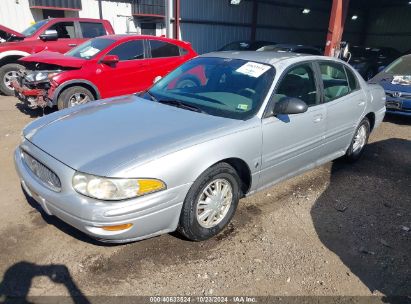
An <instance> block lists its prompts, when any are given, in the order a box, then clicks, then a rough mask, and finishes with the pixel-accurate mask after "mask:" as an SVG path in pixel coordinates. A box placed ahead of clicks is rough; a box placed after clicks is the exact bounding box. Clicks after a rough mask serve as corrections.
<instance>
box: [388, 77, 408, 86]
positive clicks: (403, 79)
mask: <svg viewBox="0 0 411 304" xmlns="http://www.w3.org/2000/svg"><path fill="white" fill-rule="evenodd" d="M391 83H392V84H399V85H411V75H405V76H403V75H394V78H393V79H392V81H391Z"/></svg>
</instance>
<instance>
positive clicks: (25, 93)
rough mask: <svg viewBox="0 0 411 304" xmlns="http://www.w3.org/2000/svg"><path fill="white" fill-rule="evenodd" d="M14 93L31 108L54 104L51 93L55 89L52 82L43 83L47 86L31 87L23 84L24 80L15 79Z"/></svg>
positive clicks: (13, 82)
mask: <svg viewBox="0 0 411 304" xmlns="http://www.w3.org/2000/svg"><path fill="white" fill-rule="evenodd" d="M11 85H12V87H13V88H14V95H15V96H16V97H17V98H18V99H19V100H20V101H21V102H23V103H24V104H26V105H27V106H28V107H29V108H31V109H37V108H45V107H47V106H49V107H52V106H53V100H52V98H51V96H50V95H51V93H52V92H53V91H54V90H55V88H53V87H52V86H51V84H50V83H48V82H47V83H46V84H44V83H43V86H44V87H45V88H29V87H27V86H26V85H24V84H22V81H21V79H20V81H19V80H13V81H12V83H11Z"/></svg>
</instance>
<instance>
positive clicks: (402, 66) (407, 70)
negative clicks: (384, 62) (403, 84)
mask: <svg viewBox="0 0 411 304" xmlns="http://www.w3.org/2000/svg"><path fill="white" fill-rule="evenodd" d="M384 72H386V73H390V74H393V75H407V76H409V75H411V56H403V57H401V58H398V59H397V60H395V61H394V62H393V63H391V64H390V65H389V66H388V67H387V68H386V69H385V71H384Z"/></svg>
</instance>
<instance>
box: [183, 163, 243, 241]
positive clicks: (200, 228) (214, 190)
mask: <svg viewBox="0 0 411 304" xmlns="http://www.w3.org/2000/svg"><path fill="white" fill-rule="evenodd" d="M240 184H241V180H240V178H239V176H238V174H237V172H236V171H235V169H234V168H233V167H231V166H230V165H229V164H227V163H219V164H217V165H214V166H212V167H210V168H209V169H207V170H206V171H205V172H204V173H203V174H201V175H200V177H198V178H197V180H196V181H195V182H194V184H193V185H192V186H191V188H190V190H189V192H188V194H187V196H186V198H185V200H184V205H183V208H182V211H181V215H180V222H179V227H178V231H179V232H180V233H181V234H182V235H184V236H185V237H186V238H188V239H190V240H192V241H203V240H206V239H209V238H211V237H213V236H214V235H216V234H218V233H219V232H220V231H222V230H223V229H224V227H225V226H226V225H227V224H228V223H229V222H230V220H231V219H232V217H233V216H234V213H235V211H236V209H237V205H238V201H239V200H240V194H241V190H240Z"/></svg>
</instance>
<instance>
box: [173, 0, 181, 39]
mask: <svg viewBox="0 0 411 304" xmlns="http://www.w3.org/2000/svg"><path fill="white" fill-rule="evenodd" d="M174 17H175V19H174V38H175V39H180V0H175V13H174Z"/></svg>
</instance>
